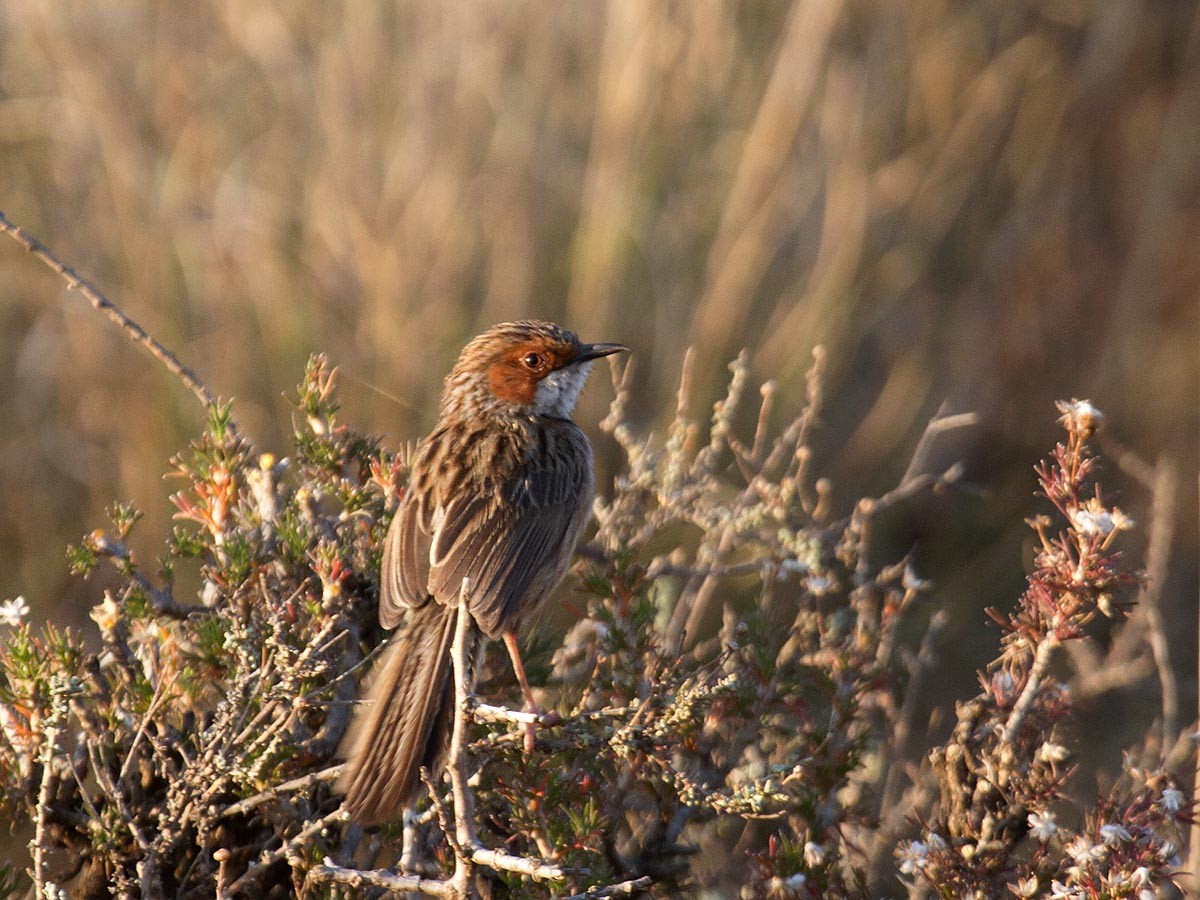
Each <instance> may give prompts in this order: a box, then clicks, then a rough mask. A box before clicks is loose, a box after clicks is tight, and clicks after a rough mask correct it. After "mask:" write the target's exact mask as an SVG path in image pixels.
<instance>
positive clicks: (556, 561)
mask: <svg viewBox="0 0 1200 900" xmlns="http://www.w3.org/2000/svg"><path fill="white" fill-rule="evenodd" d="M625 349H627V348H625V347H623V346H622V345H620V344H583V343H580V341H579V338H578V337H576V336H575V335H574V334H573V333H572V332H570V331H567V330H566V329H564V328H560V327H559V326H557V325H552V324H550V323H548V322H532V321H531V322H510V323H507V324H504V325H496V326H495V327H493V328H491V329H490V330H489V331H487V332H485V333H484V334H481V335H480V336H479V337H477V338H475V339H474V340H473V341H471V342H470V343H469V344H467V346H466V347H465V348H464V349H463V351H462V354H461V355H460V356H459V358H458V362H457V363H456V364H455V366H454V369H453V370H452V371H451V372H450V374H449V376H447V378H446V384H445V390H444V391H443V393H442V405H441V412H440V416H439V419H438V424H437V427H436V428H434V430H433V432H432V433H431V434H430V435H429V436H428V437H426V438H425V439H424V440H422V441H421V442H420V444H419V445H418V446H417V451H416V454H415V457H414V463H413V467H412V474H411V477H410V480H409V486H408V490H407V491H406V492H405V494H404V497H403V499H402V500H401V502H400V508H399V509H398V510H397V511H396V517H395V519H393V521H392V525H391V528H390V530H389V531H388V535H387V540H386V543H385V545H384V551H383V568H382V572H381V576H380V583H381V590H380V597H379V623H380V624H381V625H382V626H383V627H384V628H394V627H396V626H397V625H398V624H400V622H401V619H405V620H406V621H405V626H404V628H403V629H401V630H400V631H399V632H397V633H396V635H395V636H394V637H393V638H392V640H391V644H390V646H388V648H387V650H385V651H384V655H383V657H382V659H381V660H380V661H379V663H378V664H377V666H376V669H375V672H374V675H373V680H372V683H371V686H370V690H369V693H368V696H367V699H366V701H365V703H364V704H363V705H362V706H361V707H360V709H359V710H358V712H357V714H356V717H355V721H354V725H353V726H352V728H351V737H350V738H349V746H350V752H349V756H348V762H347V766H346V772H345V774H344V775H343V776H342V780H341V783H340V787H341V789H342V790H343V791H344V792H345V794H346V799H345V807H346V809H347V810H348V811H349V813H350V815H351V817H352V818H353V819H355V820H356V821H358V822H361V823H363V824H376V823H381V822H385V821H389V820H392V819H394V818H396V817H397V816H398V814H399V813H400V812H401V811H402V809H403V807H404V805H405V804H406V803H407V802H408V801H409V799H410V798H411V796H412V794H413V792H414V790H415V788H416V784H417V776H418V774H419V772H420V769H421V766H428V767H429V768H430V769H431V770H433V769H435V766H436V763H437V759H438V757H439V755H440V754H441V751H442V749H443V747H444V744H445V736H446V734H447V733H448V729H449V727H450V725H451V723H452V720H453V712H454V710H453V706H454V690H453V685H452V679H451V660H450V645H451V641H452V638H453V635H454V625H455V616H456V610H457V607H458V603H459V598H460V595H461V596H463V598H464V599H465V602H466V603H467V605H468V608H469V610H470V612H471V617H472V620H473V623H472V624H473V628H472V634H471V638H472V640H471V644H470V646H471V647H472V648H474V647H476V646H478V645H479V641H480V636H481V635H483V636H487V637H489V638H495V637H498V636H500V637H503V638H504V642H505V644H506V645H507V646H508V651H509V654H510V655H511V656H512V662H513V669H514V670H515V671H516V675H517V680H518V681H519V682H520V683H521V689H522V691H523V692H524V696H525V701H526V704H527V707H528V708H529V709H534V708H535V707H534V703H533V695H532V693H531V691H530V689H529V684H528V682H527V681H526V679H525V671H524V667H523V666H522V664H521V657H520V654H519V653H518V651H517V638H516V632H517V630H518V629H519V628H520V627H521V626H522V624H523V623H525V622H527V621H528V620H529V618H530V617H531V614H532V613H533V612H534V611H535V610H536V609H537V608H538V607H539V606H540V605H541V603H542V601H543V600H544V599H545V598H546V596H547V595H548V594H549V593H550V592H551V591H552V590H553V589H554V588H555V587H556V586H557V585H558V583H559V582H560V581H561V580H562V577H563V575H564V574H565V573H566V570H567V566H568V565H569V563H570V560H571V554H572V552H573V551H574V549H575V543H576V541H578V540H579V533H580V532H581V531H582V530H583V526H584V525H585V524H586V523H587V520H588V517H589V515H590V514H591V507H592V492H593V475H592V449H591V446H590V445H589V444H588V440H587V438H586V437H585V436H584V434H583V432H582V431H581V430H580V428H579V426H578V425H576V424H575V423H574V422H572V421H571V414H572V412H573V411H574V409H575V402H576V400H577V399H578V398H579V392H580V391H581V390H582V389H583V385H584V383H585V382H586V381H587V376H588V370H589V369H590V368H591V363H592V360H595V359H598V358H599V357H601V356H608V355H609V354H611V353H616V352H618V351H621V350H625ZM464 579H468V581H467V587H466V592H465V594H464V592H463V584H464ZM471 655H472V656H473V655H474V652H473V651H472V653H471ZM531 744H532V731H527V733H526V747H527V749H532V747H531Z"/></svg>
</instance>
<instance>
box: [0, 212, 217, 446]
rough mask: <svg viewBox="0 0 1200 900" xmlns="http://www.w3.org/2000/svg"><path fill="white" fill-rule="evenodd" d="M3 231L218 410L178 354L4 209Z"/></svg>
mask: <svg viewBox="0 0 1200 900" xmlns="http://www.w3.org/2000/svg"><path fill="white" fill-rule="evenodd" d="M0 231H3V232H4V233H5V234H7V235H8V236H9V237H11V238H12V239H13V240H15V241H16V242H17V243H18V244H20V245H21V246H22V247H24V248H25V249H26V251H28V252H29V253H31V254H33V255H34V256H35V257H36V258H37V259H39V260H40V261H41V262H43V263H44V264H45V265H46V266H48V267H49V268H50V269H52V270H53V271H55V272H57V273H58V274H59V275H60V276H62V278H63V280H65V281H66V282H67V286H68V287H70V288H71V289H72V290H75V291H78V292H79V293H80V294H82V295H83V297H84V299H85V300H87V301H88V302H89V303H91V304H92V306H93V307H94V308H96V309H97V310H99V311H100V312H102V313H104V314H105V315H106V316H108V318H109V319H110V320H111V321H112V322H114V323H116V325H117V327H118V328H120V329H121V330H122V331H124V332H125V333H126V334H127V335H128V336H129V339H130V340H132V341H133V342H134V343H135V344H140V345H141V346H142V347H143V348H145V350H146V351H147V352H148V353H149V354H150V355H151V356H153V357H154V358H155V359H157V360H158V361H159V362H161V363H162V364H163V365H164V366H166V367H167V370H168V371H169V372H170V373H171V374H172V375H174V376H175V377H176V378H178V379H179V380H180V381H182V382H183V384H184V387H186V388H187V389H188V390H189V391H191V392H192V393H193V394H195V395H196V397H198V398H199V400H200V402H201V403H203V404H204V408H205V409H206V410H208V411H209V412H213V411H214V410H216V409H217V406H218V404H217V400H216V398H215V397H214V396H213V395H212V391H210V390H209V389H208V387H207V386H206V385H205V384H204V382H203V381H201V380H200V378H199V377H198V376H197V375H196V373H195V372H193V371H192V370H191V369H189V368H188V367H187V366H185V365H184V364H183V363H181V362H180V361H179V357H177V356H176V355H175V354H174V353H172V352H171V351H170V350H168V349H167V348H166V347H164V346H163V345H162V344H161V343H160V342H159V341H158V339H157V338H155V337H153V336H152V335H151V334H150V333H149V332H148V331H146V329H145V328H143V327H142V326H141V325H139V324H138V323H137V322H136V321H134V320H133V319H132V318H130V317H129V316H128V315H126V314H125V313H124V312H122V311H121V310H120V309H119V308H118V307H117V306H116V305H115V304H114V303H113V302H112V301H111V300H109V299H108V298H107V297H105V296H104V294H102V293H100V291H99V290H98V289H97V288H96V287H95V286H94V285H92V284H91V282H89V281H88V280H87V279H85V278H83V277H82V276H80V275H79V274H78V273H77V272H76V271H75V270H74V269H72V268H71V267H70V266H68V265H66V264H65V263H64V262H62V261H61V260H60V259H59V258H58V257H57V256H55V255H54V253H53V251H51V250H50V248H49V247H47V246H46V245H45V244H43V243H42V242H41V241H39V240H38V239H37V238H35V237H34V236H33V235H32V234H30V233H29V232H28V231H26V230H25V229H24V228H21V227H20V226H19V225H14V224H13V223H12V222H10V221H9V220H8V218H7V217H6V216H5V215H4V213H3V212H0ZM230 426H231V427H232V429H233V431H234V432H236V431H237V427H236V425H234V423H233V420H232V419H231V420H230Z"/></svg>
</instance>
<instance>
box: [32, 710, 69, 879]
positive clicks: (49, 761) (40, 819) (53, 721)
mask: <svg viewBox="0 0 1200 900" xmlns="http://www.w3.org/2000/svg"><path fill="white" fill-rule="evenodd" d="M58 702H59V698H57V697H53V698H51V703H52V704H54V705H53V706H52V708H51V712H50V716H49V718H48V719H47V721H46V727H45V728H44V729H43V730H42V785H41V789H40V790H39V791H38V804H37V821H36V824H35V826H34V833H33V887H34V890H35V891H36V893H37V897H38V900H43V898H45V897H48V896H50V892H49V891H47V890H46V887H47V884H48V876H47V875H46V814H47V813H48V812H49V811H50V801H51V800H52V799H53V794H54V781H55V777H54V754H55V753H56V752H57V751H58V735H59V732H60V731H61V730H62V728H61V724H62V715H61V713H60V712H59V710H58Z"/></svg>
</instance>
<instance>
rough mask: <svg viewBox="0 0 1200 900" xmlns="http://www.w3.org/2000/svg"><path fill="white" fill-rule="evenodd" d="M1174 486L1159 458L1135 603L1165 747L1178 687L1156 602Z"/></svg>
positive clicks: (1175, 721)
mask: <svg viewBox="0 0 1200 900" xmlns="http://www.w3.org/2000/svg"><path fill="white" fill-rule="evenodd" d="M1177 489H1178V479H1177V478H1176V476H1175V467H1174V466H1173V465H1171V463H1170V462H1169V461H1168V460H1159V462H1158V465H1156V466H1155V467H1154V493H1153V495H1152V498H1151V522H1150V544H1149V546H1148V547H1147V548H1146V576H1147V578H1146V582H1145V584H1144V586H1143V587H1142V590H1141V594H1140V596H1139V597H1138V604H1139V606H1141V607H1143V608H1144V610H1145V612H1144V615H1145V616H1146V628H1147V631H1148V632H1149V640H1150V649H1151V650H1152V651H1153V652H1154V663H1155V665H1156V666H1157V667H1158V680H1159V685H1160V687H1161V688H1162V716H1163V723H1162V730H1163V747H1164V749H1165V748H1167V747H1170V746H1171V745H1172V744H1174V743H1175V737H1176V735H1177V734H1178V733H1179V690H1178V687H1177V685H1176V682H1175V670H1174V669H1173V668H1172V667H1171V654H1170V645H1169V643H1168V641H1167V629H1166V624H1165V623H1164V622H1163V617H1162V609H1161V608H1160V606H1159V603H1160V601H1161V599H1162V592H1163V585H1164V583H1165V581H1166V578H1167V565H1168V563H1169V561H1170V556H1171V538H1172V536H1173V535H1174V532H1175V493H1176V491H1177Z"/></svg>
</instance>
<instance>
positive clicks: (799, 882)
mask: <svg viewBox="0 0 1200 900" xmlns="http://www.w3.org/2000/svg"><path fill="white" fill-rule="evenodd" d="M806 881H808V879H807V878H805V877H804V874H803V873H801V872H797V873H796V874H795V875H789V876H788V877H787V878H785V879H784V880H783V886H784V887H785V888H790V889H792V890H799V889H800V888H802V887H804V882H806Z"/></svg>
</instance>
